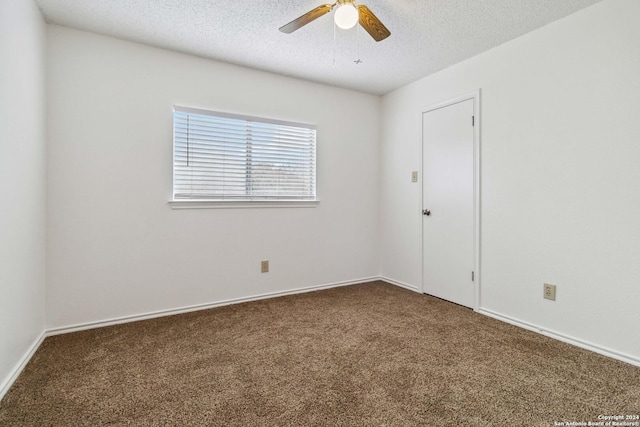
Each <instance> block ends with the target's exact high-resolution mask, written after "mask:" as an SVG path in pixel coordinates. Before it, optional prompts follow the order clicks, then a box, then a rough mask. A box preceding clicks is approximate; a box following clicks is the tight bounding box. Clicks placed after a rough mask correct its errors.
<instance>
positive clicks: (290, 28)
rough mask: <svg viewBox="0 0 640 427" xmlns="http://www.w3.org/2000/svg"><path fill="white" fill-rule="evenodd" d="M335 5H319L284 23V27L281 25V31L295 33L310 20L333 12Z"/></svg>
mask: <svg viewBox="0 0 640 427" xmlns="http://www.w3.org/2000/svg"><path fill="white" fill-rule="evenodd" d="M333 6H335V4H323V5H322V6H318V7H316V8H315V9H313V10H310V11H309V12H307V13H305V14H304V15H302V16H301V17H299V18H296V19H294V20H293V21H291V22H289V23H288V24H286V25H283V26H282V27H280V31H282V32H283V33H287V34H290V33H293V32H294V31H295V30H297V29H298V28H300V27H303V26H305V25H307V24H308V23H309V22H311V21H314V20H316V19H318V18H320V17H321V16H322V15H325V14H327V13H329V12H331V9H333Z"/></svg>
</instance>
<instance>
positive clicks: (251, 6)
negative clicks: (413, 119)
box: [36, 0, 600, 95]
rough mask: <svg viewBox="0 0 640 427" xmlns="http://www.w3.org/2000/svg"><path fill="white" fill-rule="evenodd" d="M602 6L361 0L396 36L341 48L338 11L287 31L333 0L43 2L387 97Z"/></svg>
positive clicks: (110, 31)
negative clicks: (336, 24)
mask: <svg viewBox="0 0 640 427" xmlns="http://www.w3.org/2000/svg"><path fill="white" fill-rule="evenodd" d="M598 1H600V0H361V1H358V4H366V5H367V6H368V7H369V8H370V9H371V10H372V11H373V12H374V13H375V14H376V16H377V17H378V18H379V19H380V20H381V21H382V22H383V23H384V24H385V25H386V27H387V28H388V29H389V30H390V31H391V36H390V37H389V38H387V39H386V40H383V41H381V42H379V43H376V42H375V41H374V40H373V39H372V38H371V37H370V36H369V35H368V34H367V33H366V32H365V31H364V30H363V29H362V28H359V30H356V29H352V30H346V31H345V30H340V29H338V30H337V31H336V37H335V46H334V25H333V12H331V13H329V14H327V15H325V16H323V17H320V18H318V19H317V20H316V21H313V22H312V23H310V24H308V25H307V26H305V27H303V28H301V29H299V30H298V31H296V32H294V33H292V34H283V33H281V32H280V31H278V28H279V27H281V26H282V25H284V24H286V23H288V22H289V21H291V20H293V19H295V18H297V17H298V16H300V15H302V14H304V13H306V12H307V11H309V10H311V9H313V8H315V7H316V6H319V5H321V4H323V2H324V0H246V1H238V0H226V1H223V0H36V3H37V4H38V6H39V7H40V9H41V10H42V13H43V15H44V17H45V19H46V21H47V22H48V23H52V24H59V25H64V26H68V27H73V28H78V29H81V30H85V31H91V32H95V33H99V34H105V35H109V36H113V37H117V38H121V39H125V40H132V41H136V42H140V43H145V44H148V45H152V46H157V47H162V48H167V49H172V50H176V51H180V52H186V53H190V54H194V55H198V56H202V57H206V58H211V59H216V60H219V61H224V62H229V63H233V64H238V65H243V66H247V67H251V68H256V69H260V70H265V71H271V72H275V73H279V74H284V75H289V76H294V77H298V78H302V79H306V80H311V81H316V82H321V83H326V84H330V85H334V86H339V87H345V88H350V89H354V90H358V91H362V92H367V93H372V94H378V95H379V94H384V93H387V92H389V91H391V90H393V89H396V88H398V87H401V86H403V85H405V84H407V83H410V82H412V81H414V80H417V79H419V78H421V77H423V76H426V75H428V74H431V73H434V72H436V71H439V70H442V69H444V68H446V67H448V66H450V65H452V64H455V63H457V62H460V61H463V60H465V59H467V58H470V57H472V56H474V55H477V54H479V53H481V52H483V51H486V50H488V49H490V48H492V47H494V46H498V45H500V44H502V43H504V42H506V41H508V40H511V39H514V38H516V37H518V36H520V35H522V34H525V33H527V32H529V31H532V30H534V29H536V28H539V27H541V26H544V25H546V24H548V23H550V22H553V21H555V20H558V19H560V18H562V17H564V16H567V15H569V14H571V13H573V12H576V11H578V10H580V9H583V8H585V7H587V6H589V5H591V4H594V3H597V2H598ZM356 28H357V27H356ZM334 52H335V53H334ZM334 56H335V65H334ZM356 59H361V60H362V61H363V62H362V63H361V64H355V63H354V62H353V61H354V60H356Z"/></svg>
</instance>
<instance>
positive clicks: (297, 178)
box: [173, 106, 316, 201]
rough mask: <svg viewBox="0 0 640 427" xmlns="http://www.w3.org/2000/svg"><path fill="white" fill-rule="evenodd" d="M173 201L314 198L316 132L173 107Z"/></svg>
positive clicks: (306, 127)
mask: <svg viewBox="0 0 640 427" xmlns="http://www.w3.org/2000/svg"><path fill="white" fill-rule="evenodd" d="M173 199H174V201H181V200H182V201H206V200H209V201H292V200H299V201H305V200H311V201H313V200H316V128H315V126H311V125H306V124H299V123H289V122H283V121H277V120H269V119H261V118H256V117H248V116H240V115H235V114H227V113H218V112H213V111H204V110H196V109H192V108H185V107H177V106H176V107H174V113H173Z"/></svg>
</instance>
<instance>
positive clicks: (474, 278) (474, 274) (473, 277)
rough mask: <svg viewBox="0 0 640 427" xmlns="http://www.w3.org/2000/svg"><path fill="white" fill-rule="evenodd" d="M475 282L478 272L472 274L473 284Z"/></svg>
mask: <svg viewBox="0 0 640 427" xmlns="http://www.w3.org/2000/svg"><path fill="white" fill-rule="evenodd" d="M475 280H476V272H475V271H472V272H471V281H472V282H475Z"/></svg>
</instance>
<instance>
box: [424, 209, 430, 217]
mask: <svg viewBox="0 0 640 427" xmlns="http://www.w3.org/2000/svg"><path fill="white" fill-rule="evenodd" d="M422 215H426V216H429V215H431V211H430V210H429V209H425V210H423V211H422Z"/></svg>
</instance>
